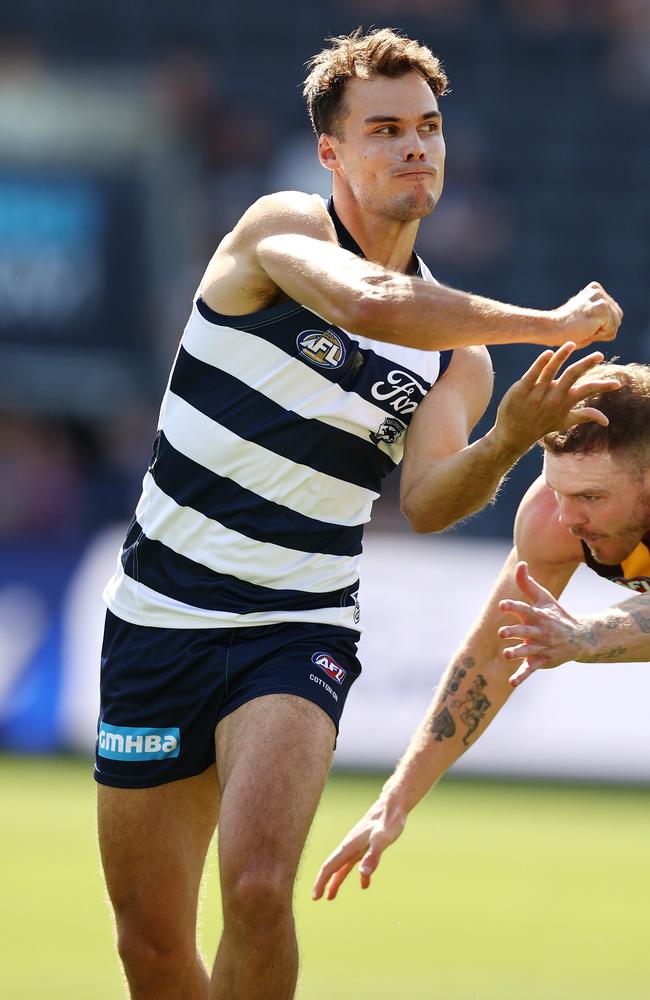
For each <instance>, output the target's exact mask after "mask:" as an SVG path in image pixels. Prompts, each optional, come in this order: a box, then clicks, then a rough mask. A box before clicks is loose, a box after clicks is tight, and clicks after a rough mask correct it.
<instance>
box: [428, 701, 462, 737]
mask: <svg viewBox="0 0 650 1000" xmlns="http://www.w3.org/2000/svg"><path fill="white" fill-rule="evenodd" d="M431 732H432V733H433V735H434V736H435V738H436V740H437V741H438V743H442V741H443V739H445V737H447V738H449V737H451V736H453V735H454V733H455V732H456V723H455V722H454V717H453V715H452V714H451V712H450V711H449V709H448V708H443V710H442V712H438V714H437V715H434V717H433V722H432V723H431Z"/></svg>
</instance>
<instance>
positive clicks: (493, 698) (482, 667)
mask: <svg viewBox="0 0 650 1000" xmlns="http://www.w3.org/2000/svg"><path fill="white" fill-rule="evenodd" d="M521 557H523V558H525V559H527V561H528V563H529V565H531V566H534V567H535V572H536V575H537V577H538V579H540V580H543V581H544V583H545V585H546V587H547V588H548V589H549V592H552V593H554V594H556V595H557V596H559V595H560V593H561V592H562V590H563V589H564V587H565V586H566V584H567V583H568V581H569V579H570V578H571V576H572V574H573V573H574V571H575V569H576V567H577V565H578V563H579V562H580V561H581V558H582V555H581V549H580V545H579V543H577V541H576V539H575V538H573V537H572V536H571V535H570V534H569V532H567V531H566V529H565V528H563V527H562V526H561V525H560V524H559V522H558V520H557V510H556V504H555V498H554V496H553V493H552V492H551V490H549V489H548V487H547V486H546V485H545V483H544V481H543V480H542V479H541V478H540V479H539V480H537V481H536V483H535V484H534V485H533V486H532V487H531V488H530V490H529V491H528V493H527V494H526V496H525V498H524V500H523V501H522V503H521V505H520V508H519V512H518V515H517V520H516V524H515V544H514V547H513V549H512V551H511V553H510V555H509V556H508V558H507V560H506V562H505V564H504V567H503V569H502V571H501V573H500V575H499V577H498V579H497V582H496V584H495V587H494V589H493V591H492V593H491V595H490V597H489V599H488V601H487V604H486V606H485V608H484V610H483V612H482V613H481V615H480V616H479V619H478V621H477V622H476V624H475V625H474V627H473V628H472V630H471V631H470V633H469V635H468V636H467V637H466V639H465V640H464V642H463V643H462V645H461V646H460V648H459V650H458V652H457V653H456V655H455V656H454V658H453V659H452V661H451V663H450V664H449V666H448V668H447V670H446V672H445V674H444V675H443V677H442V680H441V682H440V685H439V686H438V689H437V691H436V693H435V695H434V698H433V701H432V702H431V704H430V706H429V708H428V710H427V713H426V715H425V716H424V718H423V720H422V722H421V723H420V726H419V727H418V729H417V731H416V732H415V734H414V736H413V738H412V739H411V742H410V744H409V747H408V750H407V751H406V754H405V755H404V757H403V758H402V760H401V761H400V763H399V764H398V766H397V768H396V770H395V772H394V773H393V774H392V775H391V777H390V778H389V779H388V780H387V782H386V784H385V785H384V787H383V789H382V792H381V794H380V796H379V798H378V799H377V801H376V802H375V803H374V804H373V805H372V806H371V807H370V809H369V810H368V812H367V813H366V814H365V816H363V817H362V819H361V820H360V821H359V822H358V823H357V825H356V826H355V827H354V828H353V829H352V830H351V831H350V833H349V834H348V835H347V837H345V838H344V840H343V841H342V842H341V844H340V845H339V847H338V848H337V849H336V850H335V851H334V852H333V853H332V854H331V855H330V857H329V858H328V859H327V860H326V861H325V862H324V864H323V865H322V867H321V869H320V871H319V873H318V876H317V878H316V881H315V883H314V890H313V896H314V898H315V899H320V898H321V896H322V895H323V894H324V893H326V895H327V898H328V899H334V897H335V896H336V894H337V892H338V889H339V886H340V885H341V883H342V882H343V881H344V879H345V878H346V877H347V875H348V874H349V872H350V871H351V870H352V869H353V868H354V866H355V865H356V864H357V863H358V862H360V866H359V870H360V878H361V886H362V888H367V887H368V886H369V885H370V880H371V876H372V874H373V872H374V871H375V870H376V868H377V866H378V864H379V861H380V859H381V855H382V853H383V851H384V850H385V848H386V847H388V846H389V845H390V844H391V843H393V841H395V840H396V839H397V837H399V835H400V834H401V832H402V830H403V829H404V826H405V824H406V820H407V817H408V814H409V813H410V812H411V810H412V809H413V808H414V807H415V806H416V805H417V803H418V802H419V801H420V800H421V799H422V798H423V797H424V796H425V795H426V793H427V792H428V791H429V789H430V788H432V787H433V786H434V785H435V784H436V783H437V782H438V781H439V779H440V778H441V777H442V775H443V774H444V773H445V772H446V771H447V770H448V768H449V767H451V765H452V764H453V763H454V762H455V761H456V760H457V759H458V758H459V757H460V756H461V755H462V754H463V753H464V752H465V751H466V750H467V749H468V748H469V747H470V746H471V745H472V744H473V743H474V742H475V741H476V740H477V739H478V737H479V736H480V735H481V734H482V733H483V732H484V731H485V729H486V728H487V726H488V725H489V724H490V722H491V721H492V720H493V719H494V717H495V716H496V715H497V713H498V712H499V710H500V709H501V708H502V707H503V705H504V704H505V703H506V701H507V700H508V698H509V697H510V695H511V694H512V690H513V689H512V687H511V685H510V684H509V680H508V677H509V674H510V666H509V664H508V661H506V660H505V659H504V656H503V649H504V643H503V641H502V640H501V639H500V638H499V635H498V627H499V624H500V623H501V622H502V620H503V612H502V611H501V610H500V603H501V601H502V600H504V599H505V598H506V597H510V596H511V595H513V594H516V593H517V592H518V588H517V583H516V568H517V564H518V562H519V560H520V558H521Z"/></svg>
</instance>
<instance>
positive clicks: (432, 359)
mask: <svg viewBox="0 0 650 1000" xmlns="http://www.w3.org/2000/svg"><path fill="white" fill-rule="evenodd" d="M350 336H354V338H355V340H358V341H359V347H362V348H363V350H364V351H368V350H370V351H374V352H375V354H378V355H379V356H380V357H382V358H387V359H388V360H389V361H392V362H393V363H394V364H396V365H399V366H400V368H408V370H409V371H411V372H416V374H418V375H420V376H421V377H422V378H423V379H424V380H425V381H426V382H430V383H431V385H433V384H434V382H435V381H436V379H437V378H438V374H439V372H440V351H422V350H420V348H418V347H404V345H403V344H389V343H388V341H385V340H373V339H372V338H371V337H360V336H359V335H358V334H356V333H355V334H350ZM382 413H383V410H382ZM398 416H399V414H398Z"/></svg>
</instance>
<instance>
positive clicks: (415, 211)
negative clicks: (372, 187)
mask: <svg viewBox="0 0 650 1000" xmlns="http://www.w3.org/2000/svg"><path fill="white" fill-rule="evenodd" d="M437 203H438V199H437V198H436V197H435V195H433V194H432V193H431V192H430V191H428V192H427V193H426V194H425V195H424V197H423V196H422V195H418V194H415V192H412V193H409V194H403V195H400V197H399V198H395V199H394V200H393V201H392V202H391V203H390V204H388V205H386V206H385V210H384V214H385V215H386V216H387V217H388V218H389V219H392V220H393V221H394V222H415V220H416V219H425V218H426V217H427V215H431V213H432V212H433V210H434V208H435V207H436V205H437Z"/></svg>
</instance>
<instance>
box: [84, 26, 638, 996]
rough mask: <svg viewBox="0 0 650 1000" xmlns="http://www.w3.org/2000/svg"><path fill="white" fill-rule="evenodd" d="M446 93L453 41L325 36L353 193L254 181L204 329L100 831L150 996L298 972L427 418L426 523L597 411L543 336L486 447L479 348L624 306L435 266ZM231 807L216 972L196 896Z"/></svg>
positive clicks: (119, 580)
mask: <svg viewBox="0 0 650 1000" xmlns="http://www.w3.org/2000/svg"><path fill="white" fill-rule="evenodd" d="M445 89H446V78H445V75H444V73H443V72H442V69H441V68H440V64H439V63H438V61H437V59H435V58H434V57H433V56H432V54H431V52H430V51H429V50H428V49H426V48H424V47H422V46H420V45H418V44H417V43H415V42H412V41H410V40H408V39H404V38H400V37H399V36H397V35H396V34H394V33H393V32H391V31H378V32H375V33H372V34H371V35H369V36H362V35H361V34H359V33H357V34H355V35H354V36H351V37H349V38H342V39H338V40H335V41H334V42H333V43H332V44H331V45H330V46H329V47H328V48H327V49H326V50H325V51H324V52H322V53H321V54H320V55H319V56H317V57H316V58H315V59H314V60H313V61H312V69H311V72H310V75H309V77H308V80H307V83H306V88H305V92H306V95H307V100H308V105H309V110H310V114H311V116H312V120H313V122H314V127H315V130H316V132H317V134H318V137H319V139H318V151H319V157H320V161H321V163H322V164H323V166H324V167H325V168H326V169H328V170H329V171H330V172H331V174H332V186H333V200H332V201H331V202H330V203H329V204H328V205H326V204H325V203H324V202H323V201H322V200H321V199H319V198H317V197H312V196H308V195H303V194H298V193H283V194H276V195H272V196H269V197H265V198H262V199H261V200H260V201H258V202H257V203H256V204H255V205H253V206H252V208H250V209H249V210H248V211H247V212H246V213H245V214H244V216H243V218H242V219H241V221H240V222H239V223H238V225H237V226H236V227H235V229H234V230H233V232H232V233H230V234H229V235H228V236H227V237H226V238H225V239H224V241H223V242H222V243H221V245H220V246H219V248H218V249H217V251H216V253H215V255H214V257H213V259H212V260H211V262H210V264H209V265H208V268H207V270H206V273H205V275H204V277H203V280H202V282H201V285H200V289H199V294H198V295H197V298H196V301H195V303H194V307H193V310H192V314H191V317H190V319H189V322H188V324H187V327H186V330H185V333H184V335H183V339H182V341H181V345H180V347H179V351H178V355H177V358H176V361H175V364H174V368H173V371H172V374H171V377H170V381H169V385H168V389H167V392H166V394H165V398H164V400H163V405H162V409H161V415H160V423H159V433H158V436H157V439H156V442H155V446H154V453H153V458H152V462H151V465H150V467H149V470H148V472H147V474H146V476H145V480H144V485H143V494H142V498H141V500H140V502H139V504H138V507H137V510H136V514H135V517H134V519H133V521H132V523H131V525H130V527H129V530H128V534H127V538H126V541H125V544H124V547H123V549H122V552H121V554H120V559H119V562H118V568H117V571H116V574H115V576H114V577H113V579H112V580H111V581H110V583H109V585H108V587H107V591H106V598H107V603H108V607H109V612H108V616H107V624H106V632H105V640H104V649H103V657H102V691H101V694H102V707H101V714H100V720H99V732H98V743H97V757H96V778H97V781H98V782H99V783H100V788H99V833H100V844H101V852H102V859H103V863H104V869H105V874H106V880H107V885H108V889H109V893H110V897H111V900H112V903H113V907H114V909H115V914H116V919H117V928H118V944H119V950H120V954H121V957H122V960H123V963H124V967H125V970H126V975H127V978H128V982H129V987H130V990H131V995H132V996H133V997H137V998H138V1000H149V998H151V1000H154V998H155V1000H167V998H169V1000H171V998H175V1000H177V998H180V997H182V998H183V1000H195V998H196V1000H199V998H200V1000H205V998H207V997H210V998H212V1000H244V998H245V1000H258V998H259V1000H261V998H268V1000H285V998H290V997H292V996H293V993H294V989H295V983H296V976H297V967H298V959H297V946H296V938H295V933H294V925H293V915H292V889H293V882H294V878H295V873H296V869H297V865H298V861H299V858H300V855H301V852H302V848H303V844H304V841H305V838H306V835H307V831H308V829H309V826H310V824H311V821H312V817H313V814H314V810H315V808H316V804H317V802H318V799H319V796H320V794H321V790H322V787H323V784H324V781H325V778H326V775H327V771H328V768H329V764H330V759H331V754H332V748H333V744H334V740H335V737H336V732H337V728H338V724H339V718H340V715H341V711H342V709H343V706H344V703H345V699H346V696H347V693H348V690H349V688H350V685H351V684H352V682H353V681H354V679H355V678H356V677H357V675H358V673H359V670H360V666H359V663H358V661H357V658H356V642H357V640H358V636H359V628H360V625H359V615H360V612H359V603H358V586H359V584H358V564H359V557H360V552H361V535H362V530H363V524H364V523H365V522H366V521H367V520H368V519H369V517H370V509H371V506H372V502H373V500H374V499H375V498H376V497H377V495H378V494H379V491H380V488H381V480H382V478H383V477H384V476H385V475H386V474H387V473H388V472H389V471H390V470H391V469H392V468H394V466H395V465H396V464H397V463H398V462H399V461H400V458H401V456H402V453H403V452H404V450H405V441H407V445H406V450H405V462H404V469H403V473H402V495H403V503H404V507H405V510H406V511H407V513H408V515H409V517H410V518H411V520H412V522H413V524H414V525H415V526H416V527H417V528H418V529H419V530H435V529H436V528H443V527H446V526H447V525H448V524H450V523H452V522H453V521H454V520H457V519H458V518H460V517H464V516H465V515H467V514H469V513H471V512H472V511H474V510H476V509H477V508H478V507H480V506H481V505H482V504H483V503H485V502H486V501H487V500H488V499H489V498H490V497H491V496H492V495H493V494H494V492H495V490H496V488H497V486H498V483H499V480H500V479H501V477H502V475H503V474H504V472H505V471H506V470H507V469H508V467H509V466H510V465H511V464H512V462H513V461H515V460H516V459H517V458H518V456H519V455H520V454H522V452H523V451H525V450H526V449H527V448H528V447H530V446H531V445H532V443H533V441H534V439H535V437H537V436H538V435H539V434H541V433H545V432H547V431H549V430H551V429H553V428H558V427H565V426H568V425H571V424H572V423H573V422H574V421H576V420H581V419H585V413H584V412H582V411H578V410H576V404H577V403H578V402H579V401H580V399H581V398H583V396H584V395H585V393H586V391H587V390H586V389H585V388H584V387H583V388H581V389H576V387H575V382H576V379H577V378H578V376H579V375H581V374H585V372H587V371H588V370H589V368H590V367H591V366H592V365H593V363H594V360H597V359H600V358H601V357H602V356H601V355H596V357H595V358H594V356H592V357H591V358H587V359H585V360H582V361H579V362H576V363H575V364H573V365H571V366H570V367H569V368H568V369H567V371H566V372H565V373H564V374H563V375H561V376H559V377H558V371H559V367H560V365H561V364H562V362H563V361H564V360H565V359H566V358H567V357H568V355H569V354H570V353H571V350H572V346H573V345H572V344H568V345H567V346H565V347H560V349H559V351H557V352H556V353H555V354H552V353H551V352H547V353H546V354H544V355H542V357H541V358H540V359H539V360H538V361H537V362H536V363H535V364H534V365H533V366H532V367H531V369H530V371H529V372H528V373H527V374H526V375H525V376H524V378H523V379H522V380H521V381H520V382H518V383H516V384H515V386H514V387H513V388H512V389H511V390H510V392H509V393H508V395H507V396H506V398H505V400H504V403H503V405H502V407H501V410H500V413H499V418H498V419H497V422H496V425H495V427H494V428H493V430H492V431H491V432H490V433H489V434H488V435H486V437H485V438H483V439H482V440H480V441H478V442H476V443H474V444H472V445H471V446H469V445H468V435H469V432H470V430H471V428H472V427H473V426H474V424H475V423H476V421H477V420H478V418H479V417H480V415H481V414H482V412H483V410H484V408H485V405H486V403H487V400H488V398H489V396H490V392H491V387H492V373H491V367H490V364H489V359H488V356H487V353H486V351H485V349H484V348H483V347H480V346H471V345H481V344H485V343H490V344H498V343H509V342H528V343H530V342H533V343H540V344H542V345H558V344H562V343H563V342H564V341H566V340H567V339H569V340H571V341H573V342H574V343H577V344H578V345H580V346H584V345H586V344H589V343H591V342H592V341H593V340H597V339H600V340H611V339H612V338H613V337H614V336H615V334H616V331H617V328H618V326H619V323H620V320H621V311H620V309H619V307H618V306H617V304H616V303H615V302H614V301H613V300H612V299H611V298H610V297H609V296H608V295H607V294H606V293H605V292H604V291H603V289H602V288H601V287H600V286H599V285H596V284H594V285H590V286H589V287H588V288H586V289H583V291H581V292H579V293H578V294H577V295H576V296H575V297H574V298H573V299H571V300H570V301H569V302H568V303H566V304H565V305H563V306H561V307H560V308H559V309H556V310H552V311H550V312H539V311H535V310H527V309H521V308H518V307H514V306H510V305H504V304H502V303H498V302H492V301H489V300H486V299H481V298H478V297H476V296H472V295H466V294H464V293H462V292H456V291H452V290H450V289H447V288H442V287H441V286H439V285H437V284H436V283H435V281H433V280H432V279H431V275H430V274H429V272H428V271H427V269H426V266H425V265H424V264H423V263H422V262H421V261H420V260H419V259H418V258H417V256H416V255H415V254H414V251H413V244H414V240H415V236H416V233H417V229H418V224H419V220H420V219H421V218H422V217H423V216H425V215H428V214H429V213H430V212H431V211H432V210H433V208H434V207H435V204H436V202H437V200H438V197H439V196H440V193H441V191H442V183H443V170H444V153H445V146H444V141H443V137H442V128H441V117H440V110H439V107H438V98H439V97H440V95H441V94H442V93H444V91H445ZM452 348H459V349H458V350H455V351H454V352H453V355H452V354H451V352H450V349H452ZM597 384H598V385H601V383H597ZM603 387H605V388H606V387H607V383H603ZM531 414H532V416H531ZM596 416H597V415H596ZM529 418H530V419H529ZM215 743H216V751H215ZM215 759H216V764H215ZM217 819H218V821H219V864H220V875H221V889H222V901H223V917H224V930H223V936H222V939H221V943H220V945H219V949H218V953H217V958H216V962H215V966H214V969H213V971H212V975H211V976H210V975H209V974H208V972H207V970H206V969H205V968H204V966H203V964H202V962H201V960H200V959H199V957H198V956H197V949H196V907H197V896H198V889H199V882H200V878H201V873H202V870H203V865H204V861H205V857H206V852H207V850H208V846H209V843H210V839H211V837H212V834H213V831H214V829H215V825H216V823H217Z"/></svg>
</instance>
